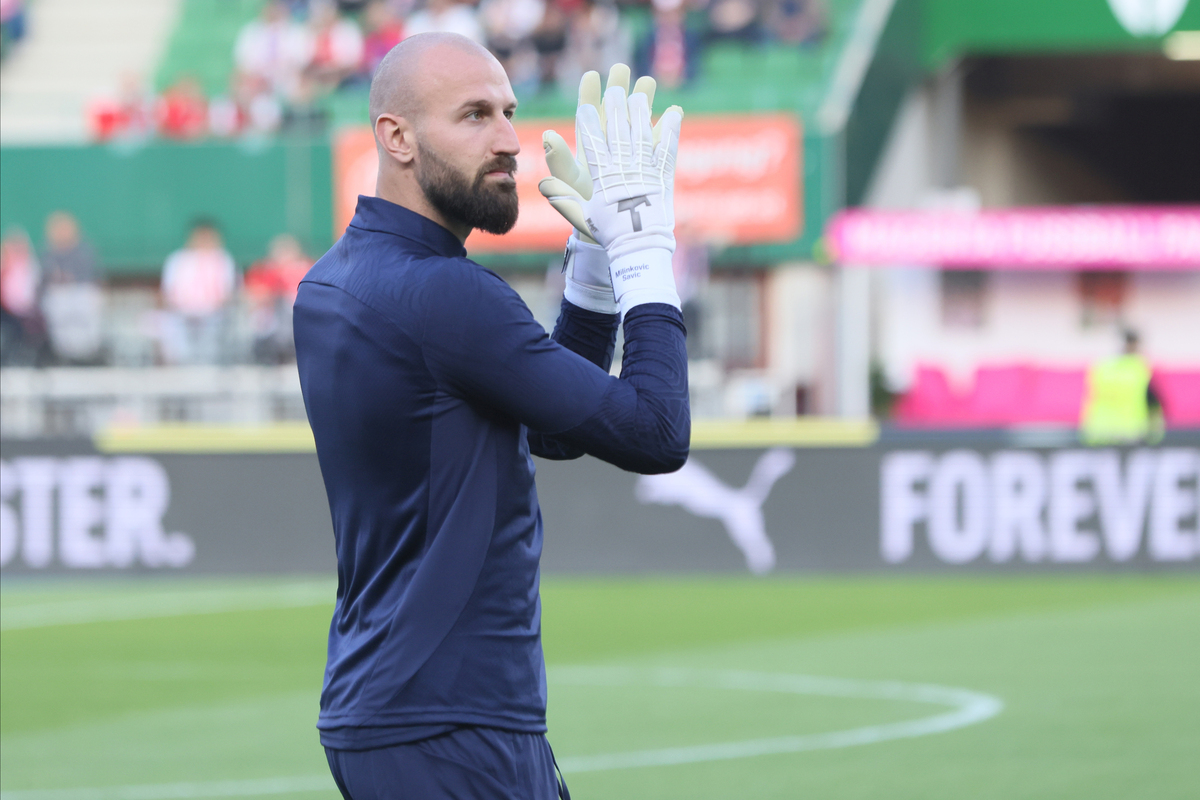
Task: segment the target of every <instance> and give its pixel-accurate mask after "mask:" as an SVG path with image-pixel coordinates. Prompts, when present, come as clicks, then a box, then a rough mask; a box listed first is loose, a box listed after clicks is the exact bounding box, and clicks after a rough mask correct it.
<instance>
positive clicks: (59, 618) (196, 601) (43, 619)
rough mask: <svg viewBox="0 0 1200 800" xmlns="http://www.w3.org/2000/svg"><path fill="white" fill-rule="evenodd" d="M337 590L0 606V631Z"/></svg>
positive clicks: (219, 608)
mask: <svg viewBox="0 0 1200 800" xmlns="http://www.w3.org/2000/svg"><path fill="white" fill-rule="evenodd" d="M336 593H337V589H336V586H335V584H334V583H333V582H332V581H306V582H303V583H285V584H281V585H279V586H275V587H248V588H244V589H243V588H237V587H222V588H215V589H195V590H183V591H180V590H178V589H175V590H167V591H162V592H145V593H140V592H139V593H135V594H129V595H118V596H115V597H99V598H94V599H80V600H66V601H63V602H59V603H37V604H31V605H27V606H16V607H15V608H13V607H6V606H0V631H19V630H27V629H29V628H47V627H52V626H56V625H82V624H86V623H90V622H122V621H127V620H136V619H154V618H159V617H180V616H187V615H192V614H218V613H223V612H229V611H262V610H267V609H276V608H303V607H307V606H319V605H330V606H332V605H333V601H334V597H335V595H336Z"/></svg>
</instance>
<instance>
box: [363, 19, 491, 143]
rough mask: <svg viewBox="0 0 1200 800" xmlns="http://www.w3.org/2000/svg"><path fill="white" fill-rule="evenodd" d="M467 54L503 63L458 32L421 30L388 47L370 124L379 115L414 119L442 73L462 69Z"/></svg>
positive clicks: (374, 88) (375, 87) (373, 96)
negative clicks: (423, 31)
mask: <svg viewBox="0 0 1200 800" xmlns="http://www.w3.org/2000/svg"><path fill="white" fill-rule="evenodd" d="M464 55H467V56H474V57H475V58H479V59H483V60H486V61H490V62H493V63H495V65H496V66H497V67H499V66H500V64H499V62H497V61H496V58H495V56H493V55H492V54H491V53H489V52H488V50H487V48H485V47H484V46H483V45H481V44H479V43H478V42H475V41H472V40H471V39H468V38H467V37H466V36H462V35H461V34H457V33H418V34H417V35H415V36H410V37H408V38H407V39H405V40H404V41H402V42H401V43H400V44H398V45H396V46H395V47H393V48H392V49H391V50H389V51H388V54H387V55H386V56H384V57H383V60H382V61H380V62H379V67H378V68H377V69H376V70H375V77H374V78H372V79H371V97H370V114H371V126H372V127H374V125H375V123H376V121H377V120H378V119H379V115H380V114H394V115H396V116H398V117H404V118H406V119H408V120H410V121H414V122H415V119H416V117H418V116H419V115H420V114H421V112H422V111H424V110H425V107H426V99H427V98H428V97H429V95H430V92H431V90H434V89H436V87H437V84H438V83H440V78H442V77H443V75H445V74H447V73H452V72H455V71H457V70H458V69H460V68H461V61H460V59H461V58H462V57H463V56H464Z"/></svg>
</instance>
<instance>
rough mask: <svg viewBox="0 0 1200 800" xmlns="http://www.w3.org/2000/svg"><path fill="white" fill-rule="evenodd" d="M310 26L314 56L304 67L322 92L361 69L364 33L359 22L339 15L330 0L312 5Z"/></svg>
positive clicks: (317, 90)
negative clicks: (359, 26) (360, 29)
mask: <svg viewBox="0 0 1200 800" xmlns="http://www.w3.org/2000/svg"><path fill="white" fill-rule="evenodd" d="M310 14H311V16H310V18H309V30H310V35H311V37H312V43H313V47H312V58H311V59H310V60H309V62H308V64H307V66H306V67H305V69H304V75H305V77H306V78H307V79H308V80H310V81H312V82H313V85H314V88H315V90H316V92H317V93H318V94H322V93H325V92H329V91H332V90H333V89H336V88H337V87H338V85H339V84H340V83H341V82H342V81H344V80H345V79H346V78H349V77H350V76H351V75H353V74H354V72H355V71H356V70H357V69H358V67H359V65H360V64H361V63H362V58H363V37H362V32H361V31H359V29H358V26H357V25H355V24H354V23H353V22H351V21H349V20H347V19H344V18H342V17H339V16H338V10H337V6H335V5H334V4H333V3H332V2H329V0H322V1H321V2H315V3H313V4H312V6H311V12H310Z"/></svg>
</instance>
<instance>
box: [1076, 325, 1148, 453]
mask: <svg viewBox="0 0 1200 800" xmlns="http://www.w3.org/2000/svg"><path fill="white" fill-rule="evenodd" d="M1123 336H1124V339H1125V347H1124V352H1123V353H1122V354H1121V355H1119V356H1116V357H1114V358H1106V359H1104V360H1102V361H1099V362H1097V363H1095V364H1093V365H1092V367H1091V369H1090V370H1088V376H1087V390H1086V393H1085V395H1084V400H1083V413H1082V429H1081V434H1082V437H1083V440H1084V442H1086V443H1088V444H1095V445H1102V444H1131V443H1134V442H1143V441H1158V440H1159V439H1161V438H1162V430H1163V423H1162V402H1161V401H1160V400H1159V398H1158V394H1157V393H1156V392H1155V391H1154V385H1153V381H1152V378H1153V373H1152V370H1151V369H1150V365H1149V364H1148V363H1147V362H1146V359H1145V358H1144V357H1143V356H1142V354H1141V353H1140V352H1138V348H1139V344H1140V342H1139V337H1138V334H1137V331H1133V330H1126V331H1125V332H1124V334H1123Z"/></svg>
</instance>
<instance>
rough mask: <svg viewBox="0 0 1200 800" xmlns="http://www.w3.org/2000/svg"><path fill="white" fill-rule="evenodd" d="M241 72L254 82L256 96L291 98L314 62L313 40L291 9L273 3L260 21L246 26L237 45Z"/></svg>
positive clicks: (264, 10)
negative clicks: (306, 69)
mask: <svg viewBox="0 0 1200 800" xmlns="http://www.w3.org/2000/svg"><path fill="white" fill-rule="evenodd" d="M233 53H234V62H235V64H236V66H237V68H238V70H239V71H240V72H241V73H243V74H244V75H245V76H246V77H247V78H249V79H250V80H251V81H253V83H254V86H253V94H260V93H263V92H271V93H274V94H276V95H279V96H281V97H286V98H290V97H292V96H293V95H294V94H295V93H296V91H297V89H298V88H299V84H300V75H301V73H302V72H303V70H304V67H305V66H306V65H307V64H308V63H309V61H311V60H312V54H313V42H312V37H311V36H310V35H309V32H308V30H307V29H305V27H304V26H303V25H300V24H299V23H297V22H295V21H294V20H293V19H292V17H291V14H290V13H289V11H288V7H287V6H286V5H285V4H284V3H282V2H279V0H271V2H268V3H267V4H266V5H265V6H263V10H262V14H261V15H260V16H259V18H258V19H255V20H251V21H250V22H248V23H246V25H245V26H244V27H243V28H242V30H241V32H240V33H239V34H238V38H237V43H236V44H235V45H234V50H233Z"/></svg>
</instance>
